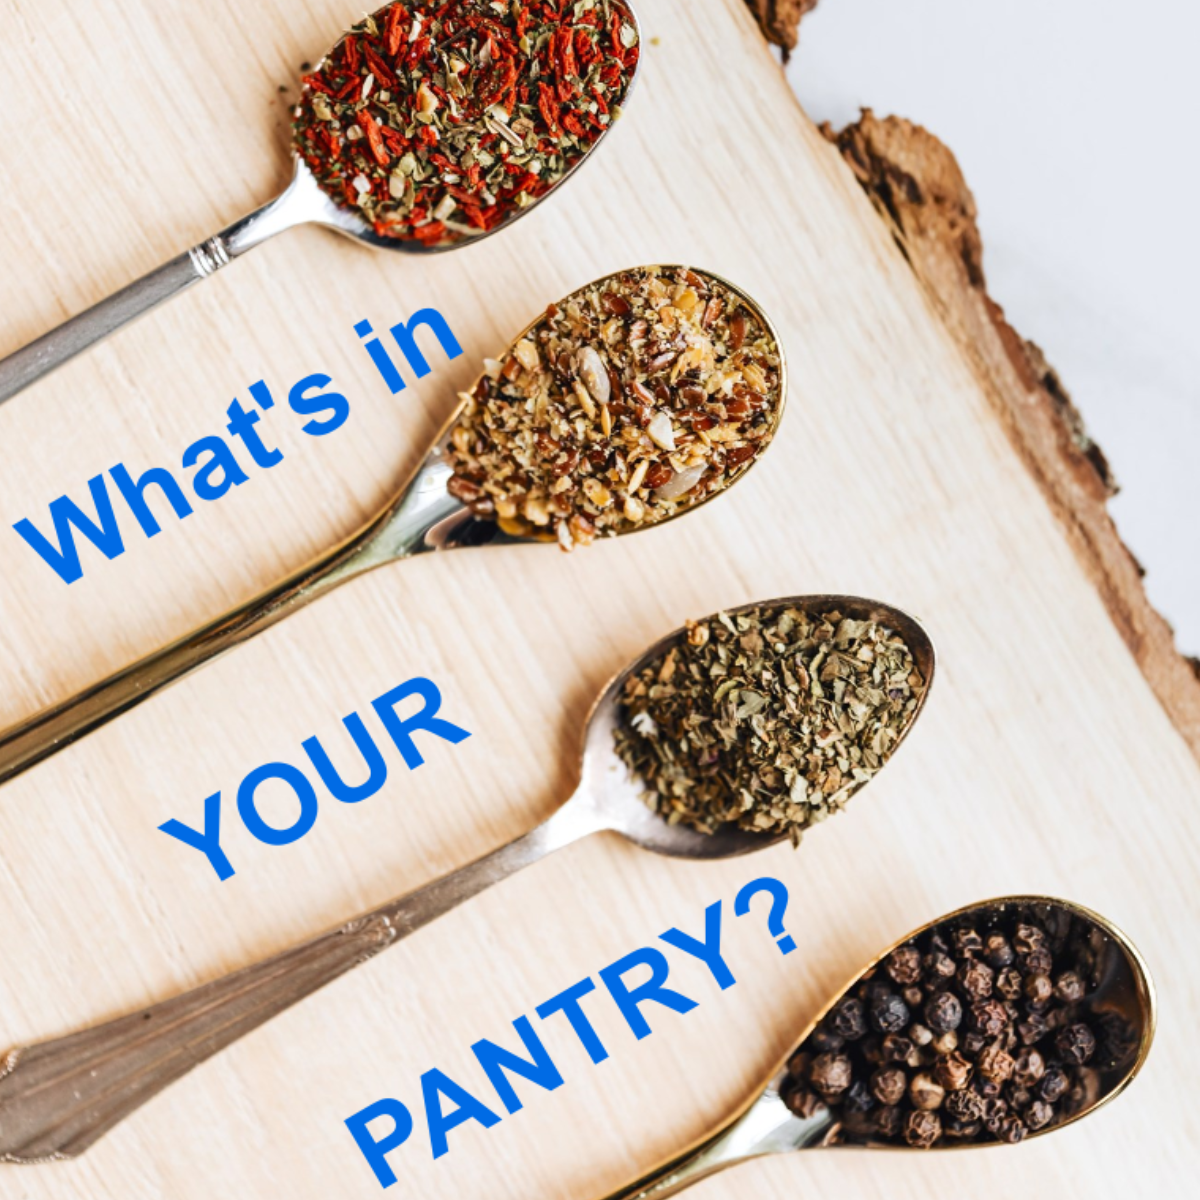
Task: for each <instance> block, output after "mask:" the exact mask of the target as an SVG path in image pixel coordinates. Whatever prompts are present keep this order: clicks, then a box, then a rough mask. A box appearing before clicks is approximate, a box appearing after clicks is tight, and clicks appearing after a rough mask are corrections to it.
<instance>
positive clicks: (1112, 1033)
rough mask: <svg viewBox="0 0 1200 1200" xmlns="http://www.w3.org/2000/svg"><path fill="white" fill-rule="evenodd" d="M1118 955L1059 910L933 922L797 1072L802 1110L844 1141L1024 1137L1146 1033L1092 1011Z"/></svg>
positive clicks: (818, 1038)
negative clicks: (1109, 960) (825, 1116)
mask: <svg viewBox="0 0 1200 1200" xmlns="http://www.w3.org/2000/svg"><path fill="white" fill-rule="evenodd" d="M1111 951H1112V947H1111V944H1110V943H1109V941H1108V939H1107V938H1106V936H1105V934H1104V933H1103V932H1102V931H1101V930H1099V929H1098V928H1097V927H1096V926H1094V925H1093V924H1091V923H1090V922H1088V921H1085V920H1083V919H1082V918H1079V917H1074V916H1072V915H1071V914H1069V913H1067V912H1066V911H1065V910H1062V909H1058V908H1052V907H1051V906H1049V905H1037V906H1029V907H1025V908H1023V909H1018V908H1017V906H1013V905H1009V906H1004V907H1003V908H999V909H996V910H992V911H991V912H990V913H985V914H980V913H979V912H974V913H972V914H970V916H968V917H963V918H960V919H958V920H956V921H953V922H948V923H945V924H942V925H938V926H935V927H934V928H933V929H932V930H931V931H928V932H926V933H924V934H922V935H921V936H920V937H918V938H917V939H916V940H915V941H913V942H909V943H908V944H906V945H904V946H901V947H900V948H899V949H898V950H894V951H892V953H891V954H890V955H889V956H888V957H887V958H886V959H885V960H884V961H883V963H882V964H881V965H880V966H879V967H877V968H876V969H875V970H873V971H871V972H869V973H868V974H867V975H866V976H865V977H864V978H863V979H862V981H861V982H859V983H858V984H857V985H856V986H855V988H854V989H853V990H852V991H851V992H850V993H849V994H848V995H847V996H845V997H844V998H843V999H841V1000H840V1001H839V1002H838V1003H837V1004H836V1005H835V1006H834V1007H833V1009H832V1010H831V1011H830V1012H829V1013H828V1015H827V1016H826V1017H825V1019H824V1020H823V1021H822V1022H821V1024H820V1026H819V1027H818V1028H817V1029H816V1031H815V1032H814V1033H812V1034H811V1035H810V1036H809V1037H808V1038H807V1039H806V1040H805V1042H804V1043H803V1044H802V1045H801V1046H800V1048H799V1050H797V1052H796V1053H795V1055H794V1056H793V1057H792V1060H791V1062H790V1063H789V1064H788V1075H787V1080H786V1083H785V1085H784V1087H783V1088H782V1095H783V1099H784V1101H785V1102H786V1103H787V1105H788V1107H789V1108H791V1109H792V1111H793V1112H795V1113H797V1114H799V1115H801V1116H804V1117H809V1116H813V1115H815V1114H816V1113H817V1112H818V1111H820V1110H821V1109H822V1107H828V1108H830V1109H832V1110H833V1113H834V1114H835V1116H836V1117H837V1118H838V1120H839V1122H840V1131H839V1132H838V1133H837V1134H836V1135H835V1136H836V1137H837V1139H838V1140H840V1141H842V1142H885V1143H887V1142H891V1143H902V1142H907V1144H908V1145H910V1146H914V1147H918V1148H927V1147H930V1146H936V1145H945V1144H950V1143H962V1142H994V1141H1002V1142H1019V1141H1021V1140H1022V1138H1024V1137H1025V1136H1026V1135H1027V1134H1030V1133H1036V1132H1037V1131H1038V1130H1042V1129H1048V1128H1050V1127H1052V1126H1053V1125H1055V1124H1057V1123H1059V1122H1061V1121H1063V1120H1065V1119H1067V1118H1068V1117H1070V1116H1071V1115H1072V1114H1074V1113H1076V1112H1078V1111H1080V1110H1081V1109H1082V1108H1083V1107H1085V1106H1086V1105H1087V1104H1089V1103H1091V1102H1092V1100H1094V1099H1095V1097H1096V1095H1097V1088H1098V1082H1099V1078H1098V1077H1099V1072H1100V1071H1103V1070H1107V1069H1111V1068H1122V1067H1124V1066H1126V1065H1127V1064H1128V1062H1129V1061H1130V1058H1131V1056H1132V1055H1133V1054H1134V1053H1135V1052H1136V1050H1137V1043H1138V1038H1137V1032H1136V1030H1134V1028H1133V1027H1132V1026H1131V1025H1130V1024H1129V1022H1128V1021H1127V1020H1126V1019H1125V1018H1124V1017H1122V1016H1120V1015H1119V1014H1118V1013H1116V1012H1113V1011H1099V1006H1097V1007H1096V1008H1093V1006H1092V1005H1091V1004H1090V1003H1089V1001H1090V998H1091V997H1092V996H1093V994H1094V992H1095V989H1096V987H1097V984H1098V982H1099V980H1100V979H1101V978H1102V977H1103V970H1104V965H1105V962H1106V956H1107V954H1108V953H1110V952H1111Z"/></svg>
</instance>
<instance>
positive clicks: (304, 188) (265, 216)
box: [0, 0, 641, 404]
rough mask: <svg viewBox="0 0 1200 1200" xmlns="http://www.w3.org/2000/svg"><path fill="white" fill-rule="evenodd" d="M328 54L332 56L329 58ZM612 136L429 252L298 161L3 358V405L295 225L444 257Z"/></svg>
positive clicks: (626, 0) (518, 212)
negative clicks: (235, 214)
mask: <svg viewBox="0 0 1200 1200" xmlns="http://www.w3.org/2000/svg"><path fill="white" fill-rule="evenodd" d="M620 3H622V4H624V6H625V8H626V10H627V11H628V13H629V20H630V21H631V22H632V24H633V26H634V28H635V29H636V30H637V32H638V40H639V42H640V41H641V27H640V25H639V24H638V19H637V14H636V13H635V12H634V11H633V7H632V4H631V3H630V0H620ZM343 40H344V38H343V39H339V40H338V42H337V43H336V44H335V46H334V47H333V49H336V47H337V46H338V45H341V42H342V41H343ZM330 52H331V53H332V50H331V51H330ZM322 61H324V60H322ZM318 67H319V64H318ZM640 69H641V62H640V60H639V62H638V66H637V67H636V68H635V69H634V72H633V74H632V75H631V76H630V78H629V84H628V86H627V88H626V89H625V102H628V98H629V95H630V93H631V92H632V91H633V87H634V84H635V83H636V82H637V76H638V73H639V71H640ZM612 128H613V126H611V125H610V126H608V127H607V128H606V129H605V130H604V131H603V132H602V133H601V134H600V136H599V137H597V138H596V140H595V141H594V142H593V143H592V144H591V146H589V147H588V149H587V150H586V151H585V152H584V153H583V155H582V156H581V157H580V158H579V159H578V161H576V162H575V163H574V164H573V165H572V166H571V167H570V168H569V169H568V170H567V172H566V174H564V175H563V176H562V178H561V179H559V180H558V182H557V183H556V184H554V186H553V187H551V188H549V189H548V190H547V191H546V192H544V193H543V194H542V195H541V196H537V197H535V198H534V199H533V201H532V202H531V203H530V204H528V205H526V206H525V207H524V208H518V207H517V206H516V205H513V206H511V207H510V210H509V212H508V214H507V215H506V216H505V218H504V219H503V220H502V221H500V222H499V223H498V224H497V225H496V226H495V227H494V228H493V229H491V230H488V231H487V232H486V233H485V232H483V231H480V232H479V233H477V234H474V235H473V236H471V237H469V238H466V239H464V240H461V241H455V242H451V243H449V244H444V245H437V246H426V245H423V244H422V243H420V242H418V241H416V240H415V239H401V238H387V237H381V236H379V235H378V234H377V233H376V232H375V230H374V229H373V228H372V227H371V226H370V225H369V224H367V222H366V221H364V220H363V219H362V218H361V217H360V216H359V215H358V214H357V213H355V212H352V211H351V210H350V209H348V208H343V207H341V206H340V205H338V204H336V203H334V201H333V200H332V199H331V198H330V197H329V196H328V195H327V194H326V193H325V192H324V191H323V190H322V189H321V187H320V186H319V184H318V183H317V181H316V179H315V178H314V177H313V175H312V172H311V171H310V170H309V169H308V167H307V165H306V164H305V163H304V161H303V159H301V158H300V157H299V156H298V155H296V156H294V159H295V168H294V171H293V174H292V181H291V183H290V184H289V185H288V186H287V188H286V189H285V190H284V191H283V192H282V193H281V194H280V195H279V196H277V197H276V198H275V199H274V200H272V201H271V202H270V203H268V204H265V205H263V207H262V208H259V209H256V210H255V211H254V212H252V213H250V214H249V216H245V217H243V218H242V219H241V220H240V221H235V222H234V223H233V224H232V225H230V226H229V228H228V229H223V230H222V231H221V232H220V233H218V234H214V235H213V236H212V237H210V238H206V239H205V240H204V241H203V242H201V243H200V244H199V245H197V246H193V247H192V248H191V249H190V250H188V251H186V252H185V253H183V254H180V255H179V256H178V257H176V258H173V259H171V261H170V262H168V263H164V264H163V265H162V266H161V267H159V268H158V269H157V270H155V271H151V272H150V274H148V275H143V276H142V278H141V279H138V280H135V281H134V282H133V283H131V284H129V285H128V286H127V287H124V288H122V289H121V290H120V291H119V292H116V293H114V294H113V295H111V296H109V297H108V299H106V300H101V301H100V302H99V303H98V304H94V305H93V306H92V307H91V308H89V309H87V310H85V311H84V312H82V313H80V314H79V315H78V316H75V317H71V318H70V320H68V321H64V322H63V323H62V324H61V325H59V326H58V327H57V328H56V329H52V330H51V331H50V332H49V333H46V334H43V335H42V336H41V337H40V338H38V339H37V340H36V341H33V342H30V343H29V345H27V346H24V347H22V348H21V349H20V350H17V351H15V352H14V353H12V354H10V355H9V356H8V357H7V358H3V359H0V404H3V403H4V402H5V401H6V400H11V399H12V398H13V396H15V395H16V394H17V393H18V392H20V391H23V390H24V389H25V388H27V387H28V386H29V385H30V384H31V383H35V382H36V381H37V380H39V379H41V378H42V376H43V375H48V374H49V373H50V372H51V371H53V370H55V369H57V368H58V367H61V366H62V365H63V363H65V362H68V361H69V360H70V359H72V358H74V357H75V355H77V354H79V353H81V352H82V351H84V350H86V349H88V348H89V347H90V346H93V345H95V344H96V343H97V342H99V341H102V340H103V339H104V338H106V337H108V335H109V334H110V333H115V332H116V331H117V330H118V329H120V328H121V327H122V326H124V325H128V324H129V323H130V322H132V321H134V320H136V319H137V318H138V317H140V316H142V315H143V314H145V313H148V312H149V311H150V310H151V309H152V308H156V307H157V306H158V305H159V304H161V303H163V301H164V300H170V299H171V298H172V297H173V296H176V295H178V294H179V293H180V292H182V291H184V290H185V289H187V288H189V287H191V286H192V284H194V283H198V282H199V281H200V280H201V279H207V278H208V277H209V276H210V275H213V274H215V273H216V272H217V271H219V270H220V269H221V268H222V267H223V266H225V265H227V264H228V263H230V262H232V261H233V260H234V259H235V258H239V257H240V256H241V255H243V254H245V253H246V252H247V251H248V250H252V249H254V247H255V246H258V245H260V244H261V243H263V242H265V241H266V240H267V239H268V238H271V237H274V236H275V235H276V234H277V233H282V232H283V231H284V230H285V229H291V228H292V227H293V226H295V225H305V224H309V223H312V224H316V225H325V226H327V227H328V228H330V229H334V230H336V231H337V232H338V233H344V234H346V235H347V236H349V237H352V238H356V239H357V240H358V241H360V242H365V243H366V244H367V245H368V246H374V247H375V248H376V249H379V250H394V251H398V252H400V253H402V254H436V253H439V252H441V251H443V250H456V249H458V248H459V247H460V246H464V245H469V244H471V243H473V242H476V241H478V240H479V239H480V238H482V237H487V236H489V235H490V234H492V233H496V232H498V231H499V230H501V229H506V228H507V227H508V226H510V225H511V224H513V222H514V221H516V220H517V219H518V218H519V217H522V216H524V215H525V214H526V213H529V212H532V211H533V209H535V208H536V207H537V206H538V205H539V204H540V203H541V202H542V201H543V200H545V199H546V198H547V197H548V196H549V195H551V194H552V193H553V192H555V191H557V190H558V188H559V187H561V186H562V184H564V183H565V182H566V181H567V179H569V178H570V177H571V176H572V175H573V174H574V173H575V172H576V171H577V170H578V169H579V168H580V167H581V166H582V165H583V163H584V162H585V161H586V160H587V159H588V158H589V157H590V156H591V154H592V151H594V150H595V149H596V147H597V146H599V145H600V143H601V142H602V141H603V140H604V138H605V137H606V136H607V134H608V133H609V132H610V131H611V129H612Z"/></svg>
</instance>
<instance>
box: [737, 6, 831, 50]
mask: <svg viewBox="0 0 1200 1200" xmlns="http://www.w3.org/2000/svg"><path fill="white" fill-rule="evenodd" d="M746 3H747V5H749V7H750V11H751V12H752V13H753V14H754V16H755V18H756V19H757V21H758V24H759V26H760V27H761V29H762V31H763V35H764V36H765V37H766V39H767V41H769V42H773V43H774V44H775V45H776V46H780V47H782V49H783V54H784V58H786V57H787V56H788V54H789V53H790V52H791V51H792V50H795V48H796V38H797V32H796V31H797V30H798V29H799V27H800V19H801V18H802V17H803V16H804V14H805V13H807V12H810V11H811V10H812V9H814V8H816V7H817V0H746Z"/></svg>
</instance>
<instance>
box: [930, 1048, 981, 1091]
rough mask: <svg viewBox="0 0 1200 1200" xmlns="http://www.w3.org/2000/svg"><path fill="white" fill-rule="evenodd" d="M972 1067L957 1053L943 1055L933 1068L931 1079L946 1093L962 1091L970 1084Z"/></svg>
mask: <svg viewBox="0 0 1200 1200" xmlns="http://www.w3.org/2000/svg"><path fill="white" fill-rule="evenodd" d="M971 1072H972V1067H971V1064H970V1063H969V1062H967V1060H966V1059H965V1058H963V1056H962V1055H961V1054H959V1053H958V1052H957V1051H956V1052H955V1053H953V1054H946V1055H943V1056H942V1057H941V1058H939V1059H938V1060H937V1062H936V1063H935V1064H934V1067H933V1077H934V1078H935V1079H936V1080H937V1081H938V1083H940V1084H941V1085H942V1087H944V1088H945V1089H946V1091H948V1092H958V1091H962V1089H963V1088H965V1087H966V1086H967V1084H968V1083H970V1082H971Z"/></svg>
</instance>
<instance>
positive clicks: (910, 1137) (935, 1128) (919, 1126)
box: [904, 1109, 942, 1150]
mask: <svg viewBox="0 0 1200 1200" xmlns="http://www.w3.org/2000/svg"><path fill="white" fill-rule="evenodd" d="M941 1136H942V1122H941V1121H940V1120H939V1119H938V1115H937V1113H935V1112H922V1111H921V1110H920V1109H914V1110H913V1111H912V1112H910V1113H909V1114H908V1118H907V1120H906V1121H905V1122H904V1140H905V1141H906V1142H907V1143H908V1144H909V1145H910V1146H913V1147H915V1148H916V1149H918V1150H928V1149H929V1147H930V1146H932V1145H934V1144H935V1143H936V1142H937V1140H938V1138H940V1137H941Z"/></svg>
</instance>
